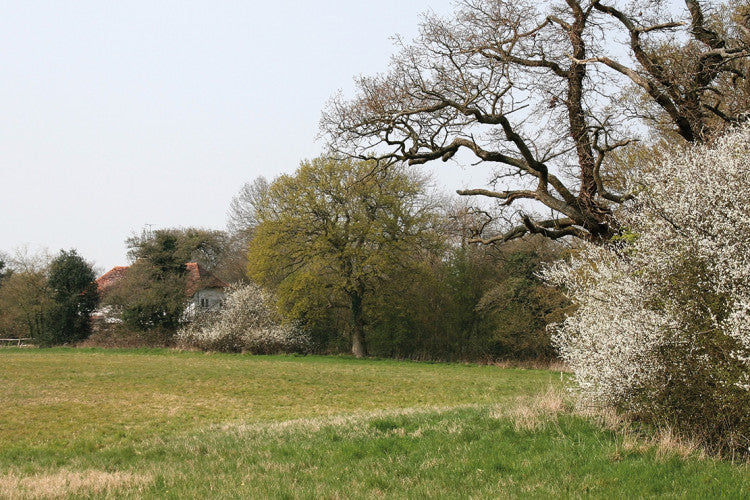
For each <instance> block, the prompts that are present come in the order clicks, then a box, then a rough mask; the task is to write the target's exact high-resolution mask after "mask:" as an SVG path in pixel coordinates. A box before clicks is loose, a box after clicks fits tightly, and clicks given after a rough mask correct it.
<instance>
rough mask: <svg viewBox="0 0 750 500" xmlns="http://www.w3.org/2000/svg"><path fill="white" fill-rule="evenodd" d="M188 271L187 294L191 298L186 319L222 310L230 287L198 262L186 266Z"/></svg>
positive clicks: (186, 310)
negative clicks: (201, 313) (226, 290)
mask: <svg viewBox="0 0 750 500" xmlns="http://www.w3.org/2000/svg"><path fill="white" fill-rule="evenodd" d="M185 267H186V269H187V287H186V289H185V294H186V295H187V296H188V298H189V302H188V305H187V307H186V308H185V317H186V318H187V319H191V318H193V317H194V316H195V315H196V314H198V313H200V312H204V311H215V310H217V309H221V307H222V306H223V305H224V299H225V297H226V293H225V289H226V288H227V287H228V286H229V285H228V284H227V283H225V282H224V281H222V280H220V279H219V278H217V277H216V276H214V275H213V274H211V273H210V272H208V271H206V269H205V268H204V267H203V266H201V265H200V264H198V263H197V262H188V263H187V264H185Z"/></svg>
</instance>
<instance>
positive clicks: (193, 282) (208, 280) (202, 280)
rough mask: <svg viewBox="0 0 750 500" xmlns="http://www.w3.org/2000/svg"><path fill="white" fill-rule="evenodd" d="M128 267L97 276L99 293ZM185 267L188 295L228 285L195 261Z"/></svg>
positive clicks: (113, 282) (106, 288)
mask: <svg viewBox="0 0 750 500" xmlns="http://www.w3.org/2000/svg"><path fill="white" fill-rule="evenodd" d="M128 269H130V268H129V267H128V266H115V267H113V268H112V269H110V270H109V271H107V272H106V273H104V274H103V275H101V276H100V277H99V278H97V279H96V286H97V288H98V289H99V294H100V295H103V294H105V293H107V291H108V290H109V289H110V288H112V287H113V286H114V285H115V284H116V283H117V282H119V281H120V280H121V279H122V278H123V277H124V276H125V272H126V271H127V270H128ZM185 269H186V271H187V285H186V287H185V294H186V295H187V296H188V297H192V296H193V295H195V292H197V291H198V290H203V289H205V288H226V287H228V286H229V285H228V284H227V283H226V282H224V281H222V280H220V279H219V278H217V277H216V276H214V275H213V274H211V273H210V272H208V271H206V269H205V268H204V267H203V266H201V265H200V264H198V263H197V262H188V263H187V264H185Z"/></svg>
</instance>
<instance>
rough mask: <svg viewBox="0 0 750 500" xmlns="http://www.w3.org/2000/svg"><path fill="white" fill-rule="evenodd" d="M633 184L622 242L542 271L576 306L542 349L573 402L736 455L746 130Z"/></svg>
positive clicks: (741, 431)
mask: <svg viewBox="0 0 750 500" xmlns="http://www.w3.org/2000/svg"><path fill="white" fill-rule="evenodd" d="M635 179H636V180H635V182H637V186H635V187H636V191H637V192H638V193H639V195H638V197H637V200H636V201H635V202H633V203H632V204H631V205H630V206H628V207H627V208H626V209H625V210H624V212H623V213H622V214H620V215H619V216H618V217H619V222H620V223H621V226H622V227H623V228H626V229H625V230H624V231H623V235H622V236H621V237H618V238H616V240H617V241H613V242H612V243H611V244H610V245H608V246H596V245H593V244H584V245H583V247H582V248H581V250H580V252H577V253H576V254H575V256H574V257H572V258H571V259H569V260H568V261H566V262H558V263H556V264H554V265H553V266H551V267H549V268H548V269H547V270H546V271H545V272H544V275H545V277H546V278H547V279H548V280H549V281H550V282H552V283H555V284H557V285H561V286H562V287H564V288H565V290H566V292H567V294H568V295H569V297H570V298H571V299H572V300H573V301H574V302H575V304H576V305H577V310H576V312H575V313H574V314H573V315H572V316H570V317H568V318H567V319H566V320H565V321H564V322H563V323H562V324H559V325H556V327H555V331H554V333H553V341H554V342H555V344H556V345H557V347H558V349H559V351H560V355H561V356H562V358H563V359H565V360H566V361H567V362H568V363H569V364H570V366H571V368H572V369H573V370H574V372H575V375H576V380H577V384H578V390H579V392H580V395H581V396H582V400H583V401H584V402H585V403H588V404H595V405H603V406H611V407H615V408H618V409H620V410H623V411H625V412H627V413H628V414H630V415H631V416H633V417H636V418H638V419H640V420H643V421H647V422H651V423H655V424H659V425H668V426H670V427H671V428H673V429H676V430H678V431H680V432H682V433H683V434H685V435H688V436H690V437H693V438H698V439H700V440H701V441H702V442H703V443H704V444H705V445H707V446H708V447H709V448H712V449H714V450H715V451H731V452H732V453H734V452H738V451H739V452H743V453H747V452H748V446H749V445H750V377H749V375H748V374H749V372H750V370H749V369H750V127H748V126H744V127H741V128H738V129H737V130H735V131H733V132H732V133H730V134H728V135H726V136H724V137H723V138H721V139H720V140H718V141H717V142H715V143H713V144H709V145H704V146H698V147H694V148H692V149H689V150H686V151H683V152H680V153H671V154H667V155H666V156H665V158H664V159H663V160H661V161H658V162H656V163H655V164H653V165H649V166H647V167H646V168H644V169H642V171H641V172H640V173H639V174H637V175H636V176H635Z"/></svg>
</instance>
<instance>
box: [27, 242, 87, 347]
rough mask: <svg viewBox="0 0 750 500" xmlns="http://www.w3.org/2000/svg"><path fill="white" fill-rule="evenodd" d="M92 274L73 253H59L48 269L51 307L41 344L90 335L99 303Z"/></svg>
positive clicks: (64, 341) (41, 336) (78, 256)
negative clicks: (52, 303) (93, 317)
mask: <svg viewBox="0 0 750 500" xmlns="http://www.w3.org/2000/svg"><path fill="white" fill-rule="evenodd" d="M95 279H96V275H95V274H94V270H93V269H92V268H91V266H90V265H89V264H88V263H87V262H86V261H85V260H83V258H82V257H81V256H80V255H78V253H77V252H76V251H75V250H70V251H65V250H61V251H60V254H59V255H58V256H57V257H55V258H54V259H53V260H52V262H51V263H50V266H49V277H48V278H47V286H48V288H49V291H50V294H51V298H52V301H53V302H54V306H53V307H52V308H51V310H50V314H49V325H48V328H47V329H45V330H44V331H43V332H41V335H40V336H39V337H38V338H39V341H40V344H41V345H56V344H66V343H71V342H76V341H78V340H83V339H85V338H87V337H88V336H89V335H90V334H91V313H92V312H93V311H94V309H96V306H97V304H98V302H99V294H98V292H97V286H96V281H95Z"/></svg>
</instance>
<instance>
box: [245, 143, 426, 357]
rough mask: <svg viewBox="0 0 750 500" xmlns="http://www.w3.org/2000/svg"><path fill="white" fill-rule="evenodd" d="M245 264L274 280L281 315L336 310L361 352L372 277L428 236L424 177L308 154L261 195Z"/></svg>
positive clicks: (265, 280) (311, 317) (389, 271)
mask: <svg viewBox="0 0 750 500" xmlns="http://www.w3.org/2000/svg"><path fill="white" fill-rule="evenodd" d="M255 217H256V219H257V221H258V225H257V227H256V230H255V235H254V237H253V239H252V241H251V243H250V251H249V264H248V271H249V275H250V277H251V278H253V279H255V280H256V281H258V282H259V283H261V284H263V285H266V286H272V287H274V288H276V293H277V296H278V298H279V305H280V307H281V309H282V310H283V311H284V312H285V313H286V314H287V315H288V316H290V317H292V318H295V319H301V320H303V321H306V322H315V320H316V319H320V318H322V317H325V316H329V315H330V310H331V309H341V310H344V311H346V313H347V314H346V317H345V324H346V328H347V329H348V331H349V334H350V339H351V351H352V353H353V354H354V355H355V356H358V357H361V356H365V355H366V354H367V344H366V338H365V332H366V326H367V325H366V318H367V314H366V307H367V302H368V300H369V298H370V297H371V296H372V295H373V293H374V292H375V291H376V290H377V288H378V286H379V285H380V284H382V283H383V282H386V281H388V280H389V279H391V278H392V277H393V276H394V275H398V274H399V273H404V272H407V270H408V269H409V268H410V266H412V265H413V264H414V263H415V262H416V261H417V260H418V257H419V249H420V248H422V247H427V246H429V245H431V244H433V242H434V232H433V228H434V224H435V217H434V213H433V209H432V207H431V205H430V203H429V200H428V196H427V194H426V191H425V182H424V180H423V179H420V178H418V177H417V176H416V175H415V174H414V173H413V172H412V171H410V170H409V169H408V168H407V167H405V166H402V165H393V166H391V167H390V168H388V169H379V168H377V167H376V165H375V164H374V163H372V162H366V161H338V160H334V159H330V158H316V159H314V160H312V161H305V162H303V163H302V164H301V166H300V167H299V168H298V169H297V171H296V172H295V174H294V175H293V176H291V175H284V176H281V177H279V178H278V179H276V180H275V181H274V182H273V183H272V184H271V185H270V186H269V187H268V189H267V190H266V191H265V192H264V193H263V194H262V195H261V197H260V200H259V201H258V203H257V207H256V213H255Z"/></svg>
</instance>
